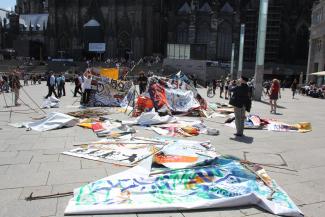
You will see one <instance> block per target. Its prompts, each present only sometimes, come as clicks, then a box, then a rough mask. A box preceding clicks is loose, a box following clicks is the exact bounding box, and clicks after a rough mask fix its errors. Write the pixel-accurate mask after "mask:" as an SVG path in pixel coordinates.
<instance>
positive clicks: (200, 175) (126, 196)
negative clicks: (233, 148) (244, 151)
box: [65, 157, 303, 216]
mask: <svg viewBox="0 0 325 217" xmlns="http://www.w3.org/2000/svg"><path fill="white" fill-rule="evenodd" d="M182 159H183V161H184V160H185V162H189V163H191V162H192V161H191V162H190V161H189V160H186V159H184V158H182ZM175 161H176V162H177V160H176V159H174V162H175ZM165 163H166V162H165ZM151 164H152V159H149V158H147V159H146V160H144V161H143V162H142V164H141V165H138V166H136V167H134V168H132V169H129V170H127V171H125V172H122V173H119V174H116V175H113V176H110V177H107V178H104V179H102V180H99V181H96V182H93V183H90V184H88V185H85V186H83V187H81V188H78V189H75V191H74V198H73V199H71V200H70V202H69V204H68V206H67V208H66V210H65V214H69V215H70V214H75V215H96V214H112V213H136V212H153V211H172V210H175V211H176V210H192V209H204V208H225V207H228V208H229V207H238V206H247V205H257V206H259V207H261V208H263V209H265V210H267V211H269V212H271V213H274V214H276V215H285V216H303V215H302V213H301V211H300V210H299V209H298V208H297V206H296V205H295V204H294V203H293V201H292V200H291V199H290V198H289V196H288V195H287V194H286V192H284V191H283V190H282V189H281V188H280V187H279V186H278V185H277V184H276V182H275V181H274V180H272V179H271V178H270V177H269V176H268V175H267V174H266V172H265V170H264V169H262V168H261V167H258V166H257V165H253V166H248V165H243V164H242V163H241V162H240V161H237V160H235V159H232V158H227V157H217V158H214V159H212V160H208V161H204V162H202V163H201V164H195V166H192V167H190V168H183V169H181V168H179V167H178V165H177V166H176V167H175V166H172V167H170V168H168V169H167V170H165V171H162V172H159V173H153V172H152V171H153V169H154V168H151ZM174 165H175V164H174ZM187 165H188V164H187ZM171 168H177V169H171Z"/></svg>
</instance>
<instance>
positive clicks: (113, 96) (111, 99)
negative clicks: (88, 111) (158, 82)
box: [87, 76, 134, 107]
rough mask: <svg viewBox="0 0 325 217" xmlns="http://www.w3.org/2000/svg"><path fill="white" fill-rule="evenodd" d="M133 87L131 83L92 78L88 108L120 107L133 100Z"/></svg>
mask: <svg viewBox="0 0 325 217" xmlns="http://www.w3.org/2000/svg"><path fill="white" fill-rule="evenodd" d="M133 88H134V86H133V83H132V82H131V81H122V80H113V79H109V78H106V77H96V76H94V77H93V82H92V90H91V93H90V100H89V103H88V105H87V106H89V107H122V106H126V105H127V104H128V102H129V101H130V100H132V99H133V94H134V89H133Z"/></svg>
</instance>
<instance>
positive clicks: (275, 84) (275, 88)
mask: <svg viewBox="0 0 325 217" xmlns="http://www.w3.org/2000/svg"><path fill="white" fill-rule="evenodd" d="M280 88H281V87H280V82H279V80H278V79H273V81H272V85H271V87H270V93H269V96H270V105H271V111H270V113H274V114H276V108H277V100H278V99H279V98H281V92H280Z"/></svg>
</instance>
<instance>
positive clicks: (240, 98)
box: [229, 77, 252, 137]
mask: <svg viewBox="0 0 325 217" xmlns="http://www.w3.org/2000/svg"><path fill="white" fill-rule="evenodd" d="M247 82H248V78H246V77H242V78H241V79H240V85H239V86H237V87H235V88H234V89H233V95H232V97H231V98H230V102H229V104H230V105H232V106H234V110H235V122H236V130H237V133H236V134H235V136H237V137H242V136H244V123H245V112H246V111H247V112H250V110H251V106H252V101H251V92H250V89H249V87H248V85H247Z"/></svg>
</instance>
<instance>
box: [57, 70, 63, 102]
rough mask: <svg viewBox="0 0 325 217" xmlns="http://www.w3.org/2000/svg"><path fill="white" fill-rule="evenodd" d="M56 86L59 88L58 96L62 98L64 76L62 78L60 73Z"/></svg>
mask: <svg viewBox="0 0 325 217" xmlns="http://www.w3.org/2000/svg"><path fill="white" fill-rule="evenodd" d="M56 87H57V89H58V97H59V98H61V96H62V78H61V75H60V74H59V75H58V76H57V77H56Z"/></svg>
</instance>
